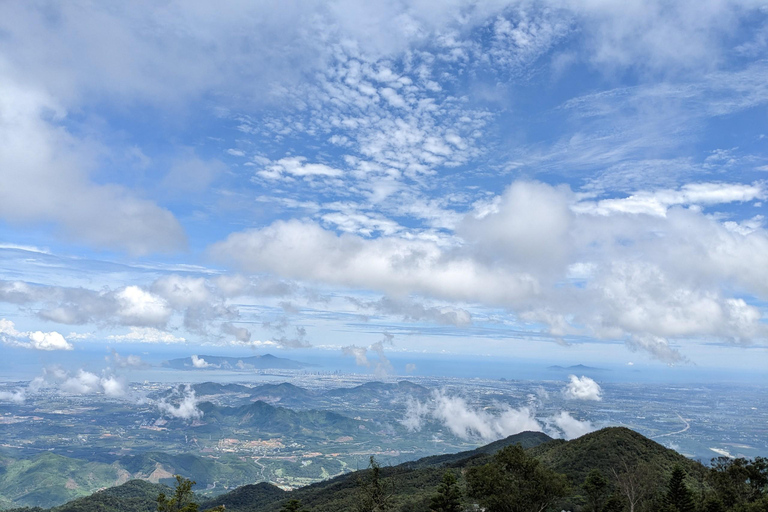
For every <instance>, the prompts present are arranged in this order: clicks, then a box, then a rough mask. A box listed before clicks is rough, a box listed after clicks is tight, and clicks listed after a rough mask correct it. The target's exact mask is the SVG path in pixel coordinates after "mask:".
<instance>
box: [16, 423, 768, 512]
mask: <svg viewBox="0 0 768 512" xmlns="http://www.w3.org/2000/svg"><path fill="white" fill-rule="evenodd" d="M374 491H375V492H374ZM159 492H163V490H162V488H161V487H160V486H157V485H152V484H148V483H145V482H138V481H131V482H128V483H126V484H123V485H121V486H118V487H115V488H112V489H107V490H105V491H101V492H98V493H96V494H94V495H92V496H90V497H87V498H81V499H78V500H75V501H73V502H70V503H68V504H66V505H63V506H60V507H56V508H53V509H49V510H50V512H97V511H98V512H118V511H120V512H151V511H154V510H155V508H156V498H157V495H158V494H159ZM165 492H167V491H165ZM289 500H298V502H299V503H300V506H301V507H303V509H306V510H309V511H311V512H340V511H347V510H349V511H364V510H379V511H384V510H392V511H403V512H404V511H412V512H428V511H430V510H435V511H439V510H449V509H450V508H440V507H449V506H455V507H458V508H455V509H450V510H474V509H475V508H474V506H475V505H479V506H481V507H484V508H486V509H487V510H488V511H489V512H495V511H528V510H540V511H545V510H553V511H560V510H573V511H592V512H621V511H630V512H641V511H648V512H650V511H663V512H697V511H699V512H725V511H736V512H764V511H765V510H768V461H766V460H765V459H760V458H758V459H756V460H754V461H746V460H743V459H738V460H735V461H730V460H726V459H718V460H716V461H715V464H714V466H713V467H711V468H706V467H704V466H703V465H701V464H700V463H698V462H696V461H692V460H690V459H687V458H685V457H683V456H682V455H680V454H678V453H677V452H675V451H674V450H670V449H668V448H665V447H663V446H662V445H660V444H658V443H656V442H654V441H652V440H650V439H647V438H645V437H643V436H642V435H640V434H638V433H636V432H633V431H631V430H629V429H626V428H606V429H603V430H600V431H597V432H593V433H591V434H587V435H585V436H582V437H580V438H578V439H574V440H572V441H562V440H552V439H550V438H549V437H547V436H546V435H544V434H541V433H536V432H525V433H522V434H518V435H515V436H510V437H508V438H506V439H503V440H501V441H497V442H495V443H492V444H490V445H486V446H483V447H480V448H478V449H476V450H472V451H468V452H462V453H458V454H455V455H443V456H435V457H427V458H424V459H420V460H418V461H414V462H408V463H405V464H400V465H397V466H392V467H382V468H379V467H378V464H376V462H375V460H374V459H373V458H371V466H369V468H368V469H366V470H361V471H356V472H353V473H349V474H346V475H342V476H339V477H336V478H333V479H330V480H327V481H324V482H320V483H317V484H313V485H309V486H306V487H302V488H299V489H296V490H294V491H290V492H287V491H283V490H281V489H279V488H277V487H275V486H273V485H270V484H266V483H260V484H255V485H246V486H243V487H240V488H238V489H236V490H234V491H231V492H228V493H226V494H223V495H220V496H217V497H215V498H212V499H198V501H199V505H200V509H201V510H202V509H209V508H213V507H218V506H221V505H223V506H224V507H225V509H226V510H227V511H234V512H267V511H278V510H281V507H284V506H287V504H288V502H289ZM377 500H378V501H377ZM451 502H453V505H451V504H450V503H451ZM440 503H442V504H443V505H440ZM446 503H448V505H446ZM291 506H299V505H298V504H297V503H296V502H293V504H292V505H291ZM366 507H373V508H366ZM531 507H533V508H531ZM294 509H295V510H300V509H296V508H295V507H294ZM18 510H22V509H18ZM23 510H27V511H29V510H32V509H23ZM36 510H38V511H40V510H42V509H36ZM282 510H290V507H289V508H282Z"/></svg>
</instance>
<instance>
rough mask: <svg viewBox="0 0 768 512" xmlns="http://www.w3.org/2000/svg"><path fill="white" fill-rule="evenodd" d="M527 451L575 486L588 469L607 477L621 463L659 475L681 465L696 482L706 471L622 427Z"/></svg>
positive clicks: (555, 441)
mask: <svg viewBox="0 0 768 512" xmlns="http://www.w3.org/2000/svg"><path fill="white" fill-rule="evenodd" d="M530 452H531V455H533V456H534V457H536V458H537V459H539V460H540V461H542V462H543V463H544V464H546V465H547V466H548V467H550V468H552V469H554V470H555V471H557V472H559V473H565V474H566V475H568V477H569V478H570V479H571V480H572V481H573V482H574V483H576V484H577V485H581V483H582V482H583V481H584V479H585V478H586V476H587V473H589V471H590V470H591V469H599V470H600V471H601V472H603V474H605V475H610V474H611V473H612V469H616V470H617V471H618V470H619V468H620V466H624V464H626V465H627V466H629V467H637V466H639V465H641V464H645V465H647V466H650V467H652V468H654V469H655V470H656V471H658V472H659V473H660V474H666V473H669V472H671V471H672V468H674V467H675V465H681V466H683V467H684V468H685V469H686V471H687V472H688V473H689V474H691V475H696V476H697V477H698V479H699V480H701V479H703V477H704V473H705V472H706V468H705V467H704V466H702V465H701V464H700V463H699V462H696V461H693V460H691V459H688V458H686V457H685V456H683V455H680V454H679V453H677V452H676V451H674V450H671V449H669V448H666V447H664V446H662V445H660V444H659V443H657V442H655V441H653V440H651V439H648V438H647V437H645V436H643V435H641V434H638V433H637V432H635V431H634V430H630V429H628V428H625V427H610V428H604V429H602V430H598V431H596V432H592V433H589V434H586V435H584V436H581V437H579V438H576V439H573V440H571V441H563V440H554V441H551V442H549V443H544V444H541V445H539V446H536V447H533V448H532V449H531V450H530Z"/></svg>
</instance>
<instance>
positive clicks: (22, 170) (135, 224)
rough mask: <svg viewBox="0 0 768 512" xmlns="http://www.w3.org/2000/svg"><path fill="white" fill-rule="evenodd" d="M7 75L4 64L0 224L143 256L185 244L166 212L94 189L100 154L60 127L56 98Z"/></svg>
mask: <svg viewBox="0 0 768 512" xmlns="http://www.w3.org/2000/svg"><path fill="white" fill-rule="evenodd" d="M4 71H6V70H4V69H3V66H2V63H0V76H2V77H3V79H2V83H3V86H0V137H1V138H2V139H3V140H4V141H5V143H4V144H3V145H2V146H1V147H0V167H2V168H3V176H2V187H0V218H3V219H4V220H5V221H7V222H9V223H11V224H14V225H30V224H40V223H46V222H50V223H54V224H56V225H59V226H61V227H62V228H63V232H64V234H66V236H67V237H70V238H74V239H77V240H80V241H84V242H86V243H89V244H91V245H93V246H96V247H99V248H109V249H120V250H127V251H128V252H130V253H133V254H137V255H138V254H145V253H148V252H152V251H174V250H177V249H179V248H182V247H183V246H184V245H185V243H186V240H185V235H184V232H183V230H182V228H181V226H180V225H179V223H178V222H177V221H176V219H175V218H174V216H173V215H172V214H171V213H170V212H169V211H168V210H165V209H162V208H160V207H159V206H157V205H156V204H154V203H152V202H151V201H147V200H145V199H141V198H139V197H137V196H136V195H134V194H133V193H131V192H130V191H129V190H128V189H126V188H124V187H121V186H118V185H101V184H96V183H94V182H92V181H91V180H90V178H89V174H90V173H91V172H93V171H94V170H95V168H96V167H97V163H96V162H97V160H98V154H99V152H100V151H101V148H99V147H98V146H95V145H94V144H93V143H89V142H86V141H83V140H79V139H77V138H76V137H75V136H73V135H71V134H70V133H68V132H67V130H66V129H64V128H63V127H62V126H61V125H60V122H61V120H62V119H63V118H64V117H65V116H66V110H65V109H64V108H63V107H62V106H61V105H60V104H59V103H58V102H57V101H56V100H55V99H54V98H51V97H50V96H49V95H48V94H46V93H45V92H43V91H42V90H41V89H38V88H36V87H34V86H30V85H29V84H24V85H22V84H20V83H17V82H16V81H15V80H14V79H13V78H11V77H9V76H8V74H7V72H4ZM51 118H53V119H52V120H49V119H51ZM115 226H120V229H115Z"/></svg>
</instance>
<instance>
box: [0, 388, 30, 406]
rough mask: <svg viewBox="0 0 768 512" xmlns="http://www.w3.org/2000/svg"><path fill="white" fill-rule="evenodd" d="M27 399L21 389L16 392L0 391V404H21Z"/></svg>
mask: <svg viewBox="0 0 768 512" xmlns="http://www.w3.org/2000/svg"><path fill="white" fill-rule="evenodd" d="M26 399H27V397H26V394H25V393H24V390H23V389H17V390H16V391H0V402H12V403H14V404H23V403H24V401H25V400H26Z"/></svg>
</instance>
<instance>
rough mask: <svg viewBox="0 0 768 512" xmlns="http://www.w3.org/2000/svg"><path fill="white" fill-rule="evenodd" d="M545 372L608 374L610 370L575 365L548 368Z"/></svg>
mask: <svg viewBox="0 0 768 512" xmlns="http://www.w3.org/2000/svg"><path fill="white" fill-rule="evenodd" d="M547 370H551V371H553V372H571V373H574V372H609V371H611V370H609V369H607V368H595V367H593V366H585V365H583V364H576V365H573V366H548V367H547Z"/></svg>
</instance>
